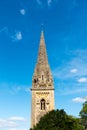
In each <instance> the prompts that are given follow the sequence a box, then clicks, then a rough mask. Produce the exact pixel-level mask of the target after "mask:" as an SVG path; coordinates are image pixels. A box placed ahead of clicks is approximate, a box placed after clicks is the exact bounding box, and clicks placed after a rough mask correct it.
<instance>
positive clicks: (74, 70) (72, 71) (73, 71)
mask: <svg viewBox="0 0 87 130" xmlns="http://www.w3.org/2000/svg"><path fill="white" fill-rule="evenodd" d="M77 71H78V70H77V69H75V68H74V69H71V70H70V72H71V73H77Z"/></svg>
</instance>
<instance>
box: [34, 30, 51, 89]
mask: <svg viewBox="0 0 87 130" xmlns="http://www.w3.org/2000/svg"><path fill="white" fill-rule="evenodd" d="M40 86H43V87H46V86H48V88H53V78H52V74H51V70H50V66H49V63H48V58H47V53H46V45H45V39H44V33H43V31H41V37H40V45H39V54H38V60H37V64H36V67H35V71H34V75H33V88H34V87H37V88H39V87H40Z"/></svg>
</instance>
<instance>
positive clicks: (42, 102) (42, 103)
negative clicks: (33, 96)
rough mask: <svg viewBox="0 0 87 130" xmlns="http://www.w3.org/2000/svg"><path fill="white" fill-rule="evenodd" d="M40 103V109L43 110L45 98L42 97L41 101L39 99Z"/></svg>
mask: <svg viewBox="0 0 87 130" xmlns="http://www.w3.org/2000/svg"><path fill="white" fill-rule="evenodd" d="M40 103H41V110H45V107H46V106H45V105H46V102H45V100H44V99H42V100H41V101H40Z"/></svg>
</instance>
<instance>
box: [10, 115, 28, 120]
mask: <svg viewBox="0 0 87 130" xmlns="http://www.w3.org/2000/svg"><path fill="white" fill-rule="evenodd" d="M8 120H11V121H26V119H25V118H24V117H16V116H14V117H10V118H9V119H8Z"/></svg>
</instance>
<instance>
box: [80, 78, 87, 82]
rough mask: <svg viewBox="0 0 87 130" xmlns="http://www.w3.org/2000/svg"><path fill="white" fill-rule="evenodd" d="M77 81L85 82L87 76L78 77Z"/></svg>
mask: <svg viewBox="0 0 87 130" xmlns="http://www.w3.org/2000/svg"><path fill="white" fill-rule="evenodd" d="M78 82H80V83H84V82H87V78H85V77H82V78H79V79H78Z"/></svg>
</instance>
